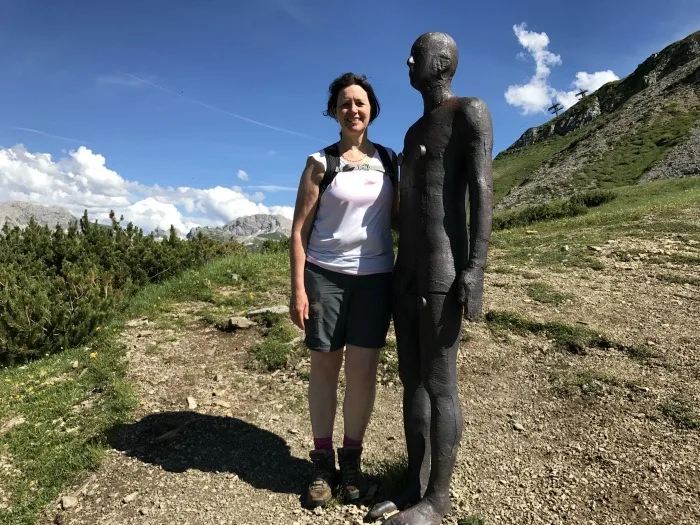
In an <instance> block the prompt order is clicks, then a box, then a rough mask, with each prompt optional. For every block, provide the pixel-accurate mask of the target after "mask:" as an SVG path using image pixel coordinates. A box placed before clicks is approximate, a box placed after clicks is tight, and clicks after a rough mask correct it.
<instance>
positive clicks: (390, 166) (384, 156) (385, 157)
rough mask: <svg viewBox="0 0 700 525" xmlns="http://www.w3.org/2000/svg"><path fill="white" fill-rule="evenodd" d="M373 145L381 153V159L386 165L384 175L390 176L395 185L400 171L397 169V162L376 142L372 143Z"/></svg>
mask: <svg viewBox="0 0 700 525" xmlns="http://www.w3.org/2000/svg"><path fill="white" fill-rule="evenodd" d="M372 144H374V148H375V149H376V150H377V153H379V158H380V159H381V160H382V164H383V165H384V173H386V174H387V175H388V176H389V178H390V179H391V182H392V184H393V183H394V182H396V174H397V173H398V171H399V170H398V169H397V168H398V166H397V165H396V162H395V161H394V159H392V158H391V156H390V155H389V152H388V151H387V149H386V148H385V147H384V146H382V145H381V144H377V143H376V142H372Z"/></svg>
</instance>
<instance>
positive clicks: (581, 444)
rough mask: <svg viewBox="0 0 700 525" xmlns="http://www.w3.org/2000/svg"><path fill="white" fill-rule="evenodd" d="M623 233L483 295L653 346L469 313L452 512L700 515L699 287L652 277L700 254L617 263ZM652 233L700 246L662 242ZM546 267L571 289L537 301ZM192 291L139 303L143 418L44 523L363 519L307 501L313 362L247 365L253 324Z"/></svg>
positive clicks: (389, 439) (388, 427)
mask: <svg viewBox="0 0 700 525" xmlns="http://www.w3.org/2000/svg"><path fill="white" fill-rule="evenodd" d="M643 248H644V247H643ZM624 249H625V245H624V242H623V241H620V242H619V243H617V244H614V243H613V244H611V245H609V246H606V247H604V248H603V249H601V254H600V257H601V260H602V261H604V263H605V269H604V270H602V271H594V270H575V271H573V272H569V273H565V274H564V273H552V272H548V271H544V270H542V269H535V268H529V269H526V268H521V269H517V270H513V271H512V272H510V273H498V274H489V275H488V276H487V290H486V294H485V297H486V305H485V308H486V309H498V310H510V311H516V312H519V313H520V314H521V315H523V316H525V317H527V318H529V319H533V320H539V321H559V322H565V323H568V324H578V325H582V326H584V325H585V326H588V327H589V328H593V329H600V330H601V331H603V332H605V333H606V334H607V335H609V336H610V337H612V338H613V339H615V340H616V341H619V342H621V343H624V344H629V345H631V344H644V345H646V346H647V347H649V348H651V349H652V350H653V351H654V353H655V356H656V357H654V358H653V359H639V358H634V357H631V356H630V355H628V354H625V353H623V352H620V351H618V350H613V349H605V350H602V349H595V350H594V349H591V350H589V351H588V352H587V353H586V354H585V355H573V354H568V353H565V352H562V351H560V350H556V349H555V348H554V347H553V345H552V342H551V341H548V340H547V339H546V338H544V337H540V336H535V335H529V336H527V337H525V336H516V335H506V336H496V335H494V334H492V333H491V332H490V331H489V329H488V327H487V326H486V325H485V324H483V323H480V324H472V325H467V326H465V330H466V332H467V333H468V334H469V337H467V338H466V339H469V340H468V341H467V342H465V343H464V344H463V347H462V349H461V351H460V356H459V363H458V366H459V374H460V389H461V399H462V404H463V410H464V419H465V426H464V434H463V439H462V443H461V448H460V453H459V458H458V462H457V467H456V471H455V475H454V479H453V487H452V496H453V502H454V507H453V514H452V515H451V516H448V517H447V518H446V519H445V521H444V523H448V524H456V523H457V522H458V520H459V519H466V518H467V517H469V516H478V517H481V518H483V519H484V520H485V523H487V524H499V525H500V524H514V525H515V524H518V525H521V524H565V523H566V524H569V523H571V524H602V523H605V524H611V525H612V524H642V523H650V524H651V523H654V524H669V525H670V524H678V525H680V524H687V525H691V524H695V525H696V524H697V523H700V431H699V430H698V429H693V428H682V423H683V422H684V421H685V422H686V423H687V422H691V423H692V421H693V420H692V416H693V414H694V415H695V417H697V415H698V414H700V386H699V384H700V381H699V380H700V343H699V342H698V339H697V335H696V326H697V321H698V319H700V289H699V288H698V286H697V285H688V284H687V283H686V284H678V283H669V282H665V281H662V280H659V279H658V278H656V277H655V275H656V273H655V272H657V270H659V268H663V270H664V271H670V272H675V275H686V276H695V277H697V276H698V270H697V267H692V266H690V267H689V266H682V265H681V266H677V267H668V266H663V267H654V266H653V265H650V264H644V261H641V260H629V261H621V260H620V257H619V254H620V252H621V251H622V250H624ZM634 249H635V253H638V252H639V250H640V245H639V243H638V242H636V241H635V243H634ZM644 249H646V250H647V253H649V254H653V253H654V250H659V249H665V250H669V249H671V250H673V249H676V250H681V249H684V250H691V251H693V253H695V252H698V253H700V248H697V247H694V248H693V247H690V248H689V247H683V246H677V247H675V248H674V247H673V246H671V244H669V243H666V244H664V243H663V242H661V241H660V242H659V243H657V244H653V245H649V246H646V247H645V248H644ZM495 256H496V257H497V256H498V255H497V254H495ZM533 279H536V280H537V281H543V282H546V283H548V284H550V285H551V286H553V287H555V288H556V289H557V290H559V291H561V292H566V293H569V294H571V297H572V298H571V299H570V300H568V301H566V302H565V303H563V304H559V305H557V306H553V305H552V304H543V303H538V302H536V301H533V300H532V299H530V298H529V297H528V295H527V294H526V291H525V290H526V287H527V285H528V284H529V283H530V282H532V281H533ZM181 306H182V308H181V309H180V310H179V311H178V312H177V313H176V314H173V315H178V316H179V317H180V318H181V319H185V320H186V328H184V329H180V330H177V331H176V330H163V329H159V328H157V327H156V323H151V322H149V320H147V319H137V320H134V321H132V322H131V323H130V326H129V327H128V329H127V330H126V331H125V332H124V335H123V337H124V341H125V343H126V344H127V345H128V348H129V353H128V360H129V377H130V379H131V380H132V381H133V384H134V385H135V387H136V389H137V392H138V395H139V397H140V405H139V407H138V409H137V412H136V414H135V417H134V420H133V422H131V423H129V424H126V425H124V426H123V427H121V428H119V429H117V430H116V431H115V433H114V435H113V436H112V437H111V440H110V443H111V445H112V447H113V450H112V451H111V452H110V454H109V455H108V457H107V458H106V460H105V461H104V462H103V464H102V465H101V466H100V468H99V469H98V470H97V471H96V472H94V473H92V474H91V475H90V476H89V477H87V478H86V479H84V480H82V482H81V483H80V484H79V485H76V486H74V487H71V488H70V490H67V491H66V493H65V496H70V497H75V498H76V499H75V500H70V499H66V500H64V501H63V503H64V504H66V506H67V507H70V508H68V509H65V510H64V509H62V502H61V500H59V501H57V502H56V504H55V505H53V506H51V507H50V508H48V509H47V511H46V513H45V517H44V519H43V520H42V521H40V523H45V524H49V523H60V524H71V525H79V524H80V525H83V524H84V525H107V524H114V525H117V524H119V525H121V524H168V525H171V524H175V523H177V524H191V525H195V524H197V525H200V524H202V525H210V524H211V525H213V524H267V523H270V524H272V523H274V524H290V525H291V524H356V523H361V517H362V515H363V514H364V511H365V510H366V508H363V507H355V506H344V505H340V504H336V505H334V506H332V507H331V508H329V509H325V510H318V511H316V512H310V511H307V510H304V509H302V508H301V507H300V504H299V494H300V491H301V489H302V487H303V486H304V482H305V478H306V475H307V472H308V469H309V463H308V461H307V457H308V456H307V454H308V448H309V445H310V425H309V422H308V416H307V413H306V401H305V389H306V382H305V380H304V379H303V378H304V373H303V372H304V367H305V366H306V365H304V366H302V367H301V368H300V369H299V370H296V371H290V372H278V373H276V374H265V373H256V372H251V371H250V370H247V369H246V368H244V362H245V359H246V350H247V349H248V348H249V347H250V346H251V345H252V344H253V343H254V342H255V341H256V340H257V338H258V337H259V335H258V334H257V332H255V331H254V330H249V331H239V332H237V333H236V334H227V333H223V332H219V331H217V330H215V329H214V328H212V327H210V326H207V325H205V324H203V323H202V322H201V321H198V320H197V319H196V318H195V316H194V315H193V313H192V312H193V311H195V310H196V308H197V305H192V304H189V305H181ZM693 320H694V321H693ZM400 395H401V390H400V387H399V386H398V385H396V384H394V383H392V382H384V383H383V384H381V385H380V387H379V392H378V396H377V403H376V410H375V414H374V416H373V419H372V422H371V424H370V428H369V431H368V436H367V439H366V455H365V459H366V463H367V466H368V470H370V471H371V470H373V469H375V468H376V466H377V465H378V464H379V463H380V462H382V461H396V460H397V459H398V458H400V457H401V456H402V453H403V447H404V444H403V436H402V430H401V428H402V427H401V425H402V423H401V410H400V406H401V401H400V399H401V397H400ZM674 407H675V408H674ZM682 408H686V409H688V410H690V412H687V413H686V412H683V411H682ZM684 414H685V416H684ZM688 414H690V415H688ZM339 415H340V414H339ZM686 416H687V417H686ZM683 417H685V419H683ZM674 418H675V419H674ZM689 418H690V419H689ZM339 419H340V418H339ZM336 436H342V429H341V428H340V427H337V429H336ZM380 490H381V489H380ZM366 503H367V504H370V503H371V502H369V501H368V502H366ZM475 522H477V521H476V520H472V523H475Z"/></svg>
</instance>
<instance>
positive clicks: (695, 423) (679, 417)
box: [659, 399, 700, 430]
mask: <svg viewBox="0 0 700 525" xmlns="http://www.w3.org/2000/svg"><path fill="white" fill-rule="evenodd" d="M659 410H661V413H662V414H663V415H664V416H666V417H667V418H668V419H670V420H671V421H672V422H673V424H674V425H676V426H677V427H678V428H682V429H685V430H700V417H698V415H697V414H696V413H695V412H694V411H693V409H692V408H690V407H689V406H688V405H687V404H686V403H684V402H683V401H681V400H679V399H673V400H671V401H667V402H665V403H662V404H661V405H660V406H659Z"/></svg>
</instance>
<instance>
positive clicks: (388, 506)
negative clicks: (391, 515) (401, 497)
mask: <svg viewBox="0 0 700 525" xmlns="http://www.w3.org/2000/svg"><path fill="white" fill-rule="evenodd" d="M397 510H399V508H398V507H397V506H396V503H394V502H393V501H389V500H387V501H381V502H379V503H376V504H375V505H373V506H372V508H371V509H369V512H368V513H367V514H365V517H364V521H365V522H370V521H375V520H378V519H379V518H381V517H382V516H384V514H386V513H388V512H394V511H397Z"/></svg>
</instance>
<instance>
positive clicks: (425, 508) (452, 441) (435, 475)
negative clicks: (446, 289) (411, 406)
mask: <svg viewBox="0 0 700 525" xmlns="http://www.w3.org/2000/svg"><path fill="white" fill-rule="evenodd" d="M419 317H420V318H419V330H420V343H421V351H420V361H421V372H422V380H423V385H424V386H425V390H426V391H427V393H428V396H429V397H430V404H431V412H430V414H431V420H430V443H431V464H430V479H429V481H428V487H427V490H426V492H425V495H424V497H423V498H422V499H421V500H420V501H419V502H418V503H417V504H416V505H414V506H412V507H410V508H409V509H407V510H405V511H403V512H400V513H398V514H395V515H394V516H392V517H391V518H389V519H388V520H387V521H386V522H385V525H438V524H439V523H440V522H441V521H442V518H443V517H444V516H445V515H446V514H447V513H448V512H449V511H450V481H451V479H452V471H453V470H454V464H455V460H456V459H457V450H458V447H459V441H460V439H461V437H462V410H461V406H460V402H459V397H458V395H457V366H456V365H457V350H458V349H459V341H460V332H461V324H462V308H461V307H460V305H459V303H458V301H457V295H456V293H455V292H452V291H451V292H450V293H448V294H447V295H438V294H431V295H429V296H428V297H426V307H425V308H424V309H422V310H421V311H420V315H419Z"/></svg>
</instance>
